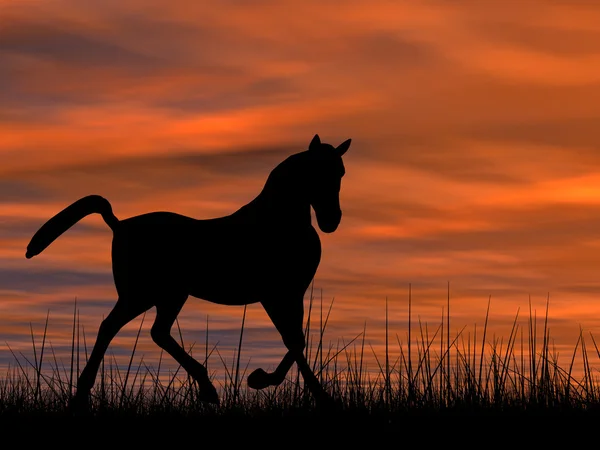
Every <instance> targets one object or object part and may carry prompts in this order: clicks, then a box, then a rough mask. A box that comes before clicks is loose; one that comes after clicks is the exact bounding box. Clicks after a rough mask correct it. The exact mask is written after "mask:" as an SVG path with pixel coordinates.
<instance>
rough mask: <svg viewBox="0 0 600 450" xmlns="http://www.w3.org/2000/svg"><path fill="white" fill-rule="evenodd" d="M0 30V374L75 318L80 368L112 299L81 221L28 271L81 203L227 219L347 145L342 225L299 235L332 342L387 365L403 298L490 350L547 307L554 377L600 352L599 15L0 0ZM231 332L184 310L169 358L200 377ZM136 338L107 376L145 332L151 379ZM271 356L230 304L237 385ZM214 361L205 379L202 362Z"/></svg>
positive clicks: (469, 6) (516, 9)
mask: <svg viewBox="0 0 600 450" xmlns="http://www.w3.org/2000/svg"><path fill="white" fill-rule="evenodd" d="M0 21H1V23H2V26H1V27H0V58H1V61H2V63H1V64H0V86H1V88H0V158H1V161H2V164H1V165H0V176H1V178H0V241H1V244H2V245H1V246H0V369H1V370H2V371H4V370H6V369H5V368H6V367H8V366H10V365H13V366H14V364H15V355H16V356H17V357H18V358H21V357H27V358H30V359H33V357H34V355H33V351H32V337H31V333H32V331H33V334H34V339H35V340H36V342H37V345H40V341H41V337H42V334H43V332H44V326H45V321H46V318H47V317H48V330H47V340H48V341H49V342H50V343H51V344H52V346H53V348H54V350H55V351H56V354H57V355H59V356H60V357H62V355H68V354H69V352H70V346H71V336H72V334H71V333H72V320H73V314H74V311H75V310H76V311H77V312H78V318H79V323H80V326H81V327H82V330H83V334H84V336H85V342H84V343H83V342H82V344H81V345H82V346H83V345H84V344H85V346H87V348H88V352H89V349H91V346H92V345H93V341H94V339H95V334H96V331H97V329H98V326H99V324H100V322H101V320H102V318H103V316H105V315H107V314H108V313H109V311H110V309H111V308H112V305H113V304H114V302H115V300H116V290H115V288H114V284H113V281H112V274H111V260H110V246H111V238H112V235H111V231H110V229H109V228H108V227H107V226H106V225H105V223H104V222H103V221H102V219H101V218H100V216H98V215H92V216H88V217H86V218H85V219H84V220H82V221H81V222H80V223H78V224H76V225H75V226H74V227H73V228H71V229H70V230H69V231H68V232H67V233H65V234H64V235H63V236H61V237H60V238H59V239H58V240H57V241H55V242H54V243H53V244H52V245H51V246H50V247H48V248H47V249H46V250H45V251H44V252H43V253H42V254H40V255H39V256H37V257H35V258H33V259H31V260H27V259H25V249H26V247H27V244H28V243H29V240H30V239H31V237H32V236H33V234H34V233H35V232H36V231H37V229H38V228H39V227H40V226H41V225H42V224H43V223H44V222H45V221H46V220H47V219H49V218H50V217H51V216H53V215H54V214H56V213H57V212H58V211H60V210H61V209H62V208H64V207H65V206H67V205H68V204H70V203H72V202H73V201H75V200H77V199H79V198H80V197H83V196H85V195H88V194H99V195H102V196H104V197H105V198H107V199H108V200H109V201H110V203H111V204H112V207H113V211H114V213H115V214H116V216H117V217H118V218H119V219H124V218H127V217H131V216H135V215H138V214H142V213H146V212H150V211H172V212H177V213H179V214H184V215H188V216H190V217H194V218H197V219H203V218H212V217H218V216H223V215H227V214H230V213H232V212H234V211H235V210H236V209H238V208H239V207H241V206H243V205H244V204H246V203H248V202H249V201H251V200H252V199H253V198H254V197H255V196H256V195H258V193H259V192H260V190H261V189H262V187H263V185H264V183H265V180H266V178H267V176H268V175H269V173H270V171H271V170H272V169H273V168H274V167H275V166H276V165H277V164H278V163H279V162H281V161H282V160H284V159H285V158H287V157H288V156H289V155H291V154H293V153H297V152H300V151H303V150H305V149H306V148H307V147H308V144H309V142H310V140H311V139H312V137H313V136H314V134H316V133H318V134H319V136H320V137H321V140H322V141H323V142H327V143H331V144H332V145H338V144H339V143H341V142H343V141H344V140H346V139H348V138H351V139H352V145H351V147H350V150H349V151H348V152H347V153H346V154H345V155H344V164H345V167H346V175H345V177H344V179H343V182H342V189H341V193H340V199H341V206H342V210H343V220H342V223H341V225H340V227H339V228H338V229H337V231H336V232H335V233H332V234H324V233H321V232H319V234H320V237H321V242H322V246H323V258H322V261H321V265H320V266H319V269H318V271H317V274H316V277H315V280H314V284H313V291H312V292H313V297H314V306H313V311H318V312H319V314H320V310H321V305H323V306H322V308H323V310H324V312H323V314H324V315H326V313H327V310H328V309H329V307H330V306H331V305H332V308H331V314H330V317H329V319H328V321H327V328H326V332H325V334H324V339H325V341H326V342H327V345H331V346H332V348H338V347H341V346H343V345H345V344H346V343H348V342H350V341H351V340H352V339H353V338H355V337H357V336H358V335H360V333H362V332H363V330H366V334H365V340H366V342H367V343H368V345H369V346H370V348H372V349H373V352H375V354H378V355H379V358H381V352H382V350H383V349H384V343H385V317H386V302H387V308H388V321H389V335H390V342H392V344H390V353H391V354H392V356H393V358H396V357H397V355H398V354H399V346H398V343H404V345H406V340H407V324H408V319H409V316H408V311H409V308H408V305H409V302H408V299H409V290H410V299H411V316H410V317H411V323H412V324H413V326H417V325H416V324H417V323H418V321H419V320H421V321H422V323H423V324H424V323H428V324H429V327H430V330H434V329H435V328H436V327H437V326H438V325H439V324H440V322H441V318H442V317H443V314H447V309H448V297H449V306H450V321H451V322H450V323H451V333H452V336H456V333H458V332H459V331H460V330H463V329H464V331H463V333H465V334H464V336H465V338H466V337H467V336H471V337H473V333H476V332H477V333H479V335H478V336H481V330H482V328H483V325H484V322H485V317H486V310H487V307H488V302H489V305H490V310H489V311H490V312H489V319H488V327H489V331H488V336H489V339H490V341H491V340H492V339H493V337H494V336H497V337H504V338H505V339H506V338H508V335H509V333H510V327H511V326H512V323H513V321H514V320H515V318H517V321H518V323H519V324H520V326H523V327H526V326H527V320H528V317H529V311H530V307H531V311H532V314H536V317H538V321H540V323H541V318H542V317H543V316H544V314H545V309H546V302H547V301H548V302H549V312H548V324H549V327H550V334H551V336H552V338H553V345H554V346H555V348H556V349H557V351H558V352H559V353H560V355H561V357H566V358H568V360H570V357H571V354H572V352H573V350H574V349H575V347H576V343H577V339H578V336H579V335H580V333H583V335H584V336H586V339H587V342H588V346H589V348H592V344H591V342H590V333H591V335H592V336H595V337H598V336H600V282H599V279H598V273H599V272H600V254H599V251H598V250H599V249H600V208H598V206H599V203H600V170H599V169H598V166H599V164H600V146H599V145H598V141H599V139H598V138H599V137H600V135H599V133H598V131H597V130H598V126H597V121H598V119H600V106H599V104H600V30H599V29H598V23H600V7H598V5H595V4H593V2H587V1H576V2H565V1H535V0H527V1H523V2H507V1H486V2H480V1H475V0H472V1H471V0H466V1H464V2H447V1H430V0H424V1H420V2H414V1H408V0H393V1H384V0H370V1H368V2H367V1H357V0H345V1H344V2H341V1H332V0H318V1H315V0H304V1H302V2H300V1H281V0H279V1H274V0H272V1H271V0H266V1H261V0H256V1H252V2H244V1H233V0H220V1H213V2H210V1H207V2H197V1H179V0H177V1H175V0H169V1H163V0H144V1H139V0H133V1H127V2H123V1H113V0H103V1H86V2H82V1H79V0H77V1H75V0H45V1H32V0H21V1H19V2H12V1H7V0H0ZM315 224H316V223H315ZM200 257H201V255H200ZM232 282H235V280H232ZM309 297H310V292H309V293H307V298H306V300H305V301H306V305H307V309H308V304H309ZM530 305H531V306H530ZM243 313H244V308H243V307H239V306H236V307H226V306H219V305H213V304H210V303H208V302H205V301H202V300H197V299H194V298H191V297H190V299H189V300H188V302H187V304H186V306H185V307H184V309H183V311H182V312H181V314H180V316H179V326H180V327H181V331H182V337H183V339H184V342H185V345H186V348H189V346H190V345H192V344H194V345H195V346H196V347H195V348H194V350H193V351H194V354H195V355H197V356H198V355H199V357H202V358H203V357H204V346H205V342H206V340H207V339H208V342H209V346H210V347H211V348H212V347H213V346H217V348H218V349H219V353H220V354H221V356H222V358H223V359H224V360H225V361H226V362H227V364H229V363H230V361H231V360H232V357H233V352H234V350H235V348H236V347H237V345H238V342H239V338H240V325H241V321H242V316H243ZM153 317H154V311H153V310H150V311H148V313H147V314H146V316H144V318H143V319H142V317H139V318H138V319H136V320H134V321H133V322H131V323H130V324H128V325H127V326H126V327H125V328H124V329H123V330H122V331H121V332H120V333H119V335H118V336H117V337H116V338H115V340H114V341H113V344H112V345H111V348H110V349H109V352H108V355H111V358H115V359H116V360H119V361H121V360H124V361H126V360H127V355H129V354H130V353H131V350H132V347H133V342H134V340H135V337H136V335H137V332H138V329H139V328H140V326H141V327H142V329H143V330H145V332H143V333H142V334H141V337H140V342H139V343H138V347H137V349H136V352H137V354H138V355H140V356H141V357H143V359H144V361H146V362H147V363H148V364H152V363H156V361H157V358H158V355H159V350H158V347H157V346H156V345H155V344H154V343H153V342H152V340H151V338H150V335H149V333H148V332H147V331H148V330H149V327H150V326H151V324H152V318H153ZM316 317H317V316H314V317H313V320H317V319H316ZM142 320H143V322H142ZM313 327H314V323H313ZM522 329H523V330H524V332H525V333H527V329H526V328H522ZM476 330H477V331H476ZM207 332H208V336H207ZM467 333H470V334H467ZM540 333H541V331H540ZM82 340H83V336H82ZM329 343H330V344H329ZM370 351H371V350H370V349H369V350H368V353H369V352H370ZM284 352H285V348H284V346H283V343H282V342H281V339H280V337H279V335H278V334H277V332H276V331H275V330H274V327H273V326H272V324H271V323H270V322H269V320H268V318H267V317H266V314H265V313H264V311H263V310H262V308H261V306H260V305H250V306H248V308H247V310H246V317H245V327H244V334H243V349H242V355H241V364H242V365H247V366H248V367H250V369H252V368H255V367H259V366H262V367H265V368H268V367H271V368H273V366H274V365H276V364H277V362H278V360H279V359H280V358H281V357H282V356H283V354H284ZM13 353H14V354H13ZM64 358H65V359H64V360H65V361H68V356H64ZM119 358H121V359H119ZM393 358H392V359H393ZM593 358H595V359H592V360H591V362H592V363H598V362H600V361H599V360H598V357H597V355H593ZM371 359H372V358H371ZM578 360H579V358H578ZM167 361H169V360H168V358H165V364H166V363H167ZM373 361H374V360H372V361H371V367H373V368H375V369H376V363H375V362H373ZM209 365H210V368H211V369H212V370H215V371H217V372H218V373H222V372H223V366H222V364H221V362H220V359H219V358H218V357H217V356H215V354H213V356H211V358H210V360H209ZM2 371H0V373H3V372H2Z"/></svg>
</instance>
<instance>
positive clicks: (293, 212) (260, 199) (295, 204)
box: [248, 160, 311, 228]
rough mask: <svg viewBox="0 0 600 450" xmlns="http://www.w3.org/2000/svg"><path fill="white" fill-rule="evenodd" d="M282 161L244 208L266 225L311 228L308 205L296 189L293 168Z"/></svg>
mask: <svg viewBox="0 0 600 450" xmlns="http://www.w3.org/2000/svg"><path fill="white" fill-rule="evenodd" d="M291 162H292V161H291V160H290V161H288V160H286V161H284V162H283V163H282V164H280V165H279V166H278V167H277V168H275V169H274V170H273V171H272V172H271V174H270V175H269V178H268V179H267V182H266V183H265V186H264V188H263V190H262V191H261V193H260V194H259V195H258V196H257V197H256V198H255V199H254V200H253V201H252V202H251V203H250V204H249V205H248V206H249V207H252V208H253V209H254V210H255V211H256V212H257V213H258V215H259V216H260V218H261V220H262V219H264V220H265V221H268V222H269V223H272V224H275V225H279V226H284V227H286V228H290V227H305V226H307V225H311V214H310V203H309V201H308V199H307V198H306V194H305V193H304V192H302V191H301V190H300V189H299V186H301V183H299V177H298V174H297V167H295V166H294V164H292V163H291Z"/></svg>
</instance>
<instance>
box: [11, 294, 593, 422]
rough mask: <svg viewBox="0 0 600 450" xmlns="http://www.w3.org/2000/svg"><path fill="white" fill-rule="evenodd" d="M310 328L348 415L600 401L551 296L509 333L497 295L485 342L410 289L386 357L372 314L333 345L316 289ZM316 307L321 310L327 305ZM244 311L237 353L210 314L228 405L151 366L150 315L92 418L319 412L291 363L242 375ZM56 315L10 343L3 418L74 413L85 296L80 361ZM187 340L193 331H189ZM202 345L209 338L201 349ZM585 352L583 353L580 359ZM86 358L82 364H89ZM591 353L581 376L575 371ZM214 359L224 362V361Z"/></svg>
mask: <svg viewBox="0 0 600 450" xmlns="http://www.w3.org/2000/svg"><path fill="white" fill-rule="evenodd" d="M308 302H309V303H308V313H307V319H306V324H305V336H306V344H307V345H306V349H305V356H306V358H307V360H308V361H309V362H310V364H311V366H312V368H313V370H314V372H315V374H316V375H317V377H318V379H319V381H320V382H321V383H322V385H323V386H325V388H326V389H327V391H328V392H329V393H330V394H331V395H332V396H333V397H334V398H335V399H336V400H337V402H338V405H339V409H338V410H337V412H338V413H339V414H341V415H343V414H361V415H363V416H365V417H381V418H385V419H386V420H389V418H392V417H394V416H406V415H410V414H420V415H422V414H437V413H440V412H455V413H460V412H478V413H482V414H484V413H498V412H501V413H503V414H511V413H523V412H529V413H535V412H548V411H552V412H555V413H556V412H558V413H563V412H590V411H596V410H597V409H598V405H599V401H598V400H599V396H600V387H599V385H598V376H597V373H598V372H597V370H598V369H596V368H594V364H593V362H592V361H590V359H589V356H588V349H587V347H588V346H589V342H591V344H592V346H593V351H594V353H595V354H596V355H597V356H598V358H599V359H600V349H599V348H598V345H597V343H596V340H595V338H594V336H593V335H592V334H591V333H590V335H589V338H588V337H587V336H584V333H583V331H580V335H579V339H578V341H577V343H576V345H575V348H574V349H573V352H572V355H571V357H570V364H568V365H567V367H561V366H560V365H559V363H558V357H557V354H556V352H555V351H554V349H553V348H552V346H551V342H552V341H551V336H550V333H549V327H548V313H549V307H548V301H547V302H546V310H545V315H544V317H543V318H542V320H540V321H539V320H538V318H537V317H536V314H535V313H534V312H533V311H532V309H531V302H530V303H529V317H528V320H527V327H526V329H523V327H520V326H519V325H518V321H517V319H518V313H517V315H516V316H515V319H514V321H513V323H512V327H511V330H510V333H509V336H508V337H507V338H506V339H505V338H498V337H495V336H494V337H492V338H491V339H490V338H489V335H488V319H489V312H490V302H491V298H490V299H488V305H487V311H486V315H485V317H484V318H483V319H484V324H483V329H482V331H481V332H480V336H481V337H480V338H478V333H477V328H475V330H474V332H473V333H472V334H471V333H470V332H468V333H465V329H464V328H463V329H462V330H460V331H458V332H457V333H451V331H450V325H451V317H450V315H449V314H448V312H449V311H450V306H451V305H450V295H449V287H448V299H447V304H446V306H445V308H444V309H445V311H443V313H442V316H441V319H440V322H439V323H438V324H437V325H436V326H435V327H433V328H431V327H430V326H429V325H428V324H426V323H422V322H421V320H420V319H419V320H417V321H416V323H415V320H414V319H413V317H412V296H411V288H410V285H409V295H408V329H407V330H406V332H407V342H406V343H402V342H401V341H400V339H399V338H398V336H396V342H395V343H392V342H391V341H392V339H391V337H390V333H389V327H388V324H389V317H388V307H387V300H386V307H385V311H384V312H383V313H384V314H385V327H386V329H385V347H384V354H377V353H376V352H375V351H374V350H373V349H372V347H371V348H369V344H368V336H367V326H366V322H365V325H364V328H363V329H362V330H360V331H359V332H358V333H357V334H356V336H354V337H353V338H352V339H350V340H349V341H348V342H345V341H344V340H343V339H342V343H341V344H337V345H335V346H334V345H331V344H328V345H326V343H325V342H324V335H325V331H326V329H327V325H328V322H329V320H330V317H331V314H332V310H333V300H332V302H331V303H330V304H329V306H327V305H323V301H322V298H321V303H320V305H315V303H316V301H315V297H314V291H313V288H311V291H310V298H309V301H308ZM324 306H325V307H324ZM317 308H318V311H317ZM245 319H246V308H245V307H244V312H243V316H242V321H241V326H240V331H239V341H238V346H237V348H236V349H235V354H234V356H233V358H232V359H231V361H229V362H228V361H227V358H225V357H223V355H222V354H221V353H220V352H219V349H218V347H217V346H213V347H212V348H211V347H209V327H208V326H209V319H208V318H207V324H206V326H207V328H206V330H207V332H206V341H205V342H204V345H203V347H204V348H203V349H202V350H203V352H204V363H205V364H208V363H209V360H210V361H211V362H210V364H209V366H210V367H211V370H213V371H215V370H218V371H219V372H220V373H221V374H222V379H223V380H224V381H223V382H222V383H221V386H220V390H221V392H220V395H221V397H222V402H221V404H220V405H219V406H215V405H211V404H207V403H204V402H201V401H199V400H198V398H199V392H198V388H197V386H196V384H195V382H194V381H193V379H191V378H190V377H189V375H187V374H186V373H185V371H183V370H182V369H181V367H179V368H177V369H176V370H174V371H171V372H169V373H168V374H165V373H164V370H165V369H164V368H163V365H162V353H161V357H160V359H159V361H158V364H157V365H156V366H155V367H151V366H148V365H146V363H145V362H144V361H143V358H139V357H138V355H137V353H136V348H137V345H138V340H139V336H140V331H141V329H142V325H143V323H144V321H143V318H142V321H141V324H140V328H139V330H138V333H137V337H136V339H135V341H134V345H133V348H132V349H131V355H130V357H129V361H128V364H127V365H126V368H125V369H123V367H122V366H121V367H120V366H119V364H117V361H116V360H115V359H114V356H113V358H112V359H110V358H109V357H108V355H107V356H105V358H104V360H103V362H102V365H101V367H100V374H99V379H98V381H97V383H96V384H95V386H94V388H93V390H92V396H91V403H90V406H91V413H90V414H92V415H96V416H102V415H109V416H110V415H112V416H114V415H118V416H135V417H151V416H167V417H169V416H171V417H174V416H177V417H185V416H187V417H197V416H202V417H209V416H212V417H216V416H223V417H226V416H231V415H232V414H234V415H236V416H238V417H240V416H241V417H252V418H261V417H262V418H269V417H281V416H285V415H298V414H300V415H302V414H310V413H312V412H316V411H318V405H317V404H315V402H314V399H313V398H312V397H311V396H310V395H309V392H308V390H307V389H306V386H305V385H304V382H303V380H302V377H301V376H300V373H299V372H298V371H297V370H295V371H290V373H289V374H288V375H287V377H286V379H285V381H284V383H282V384H281V385H280V386H277V387H270V388H267V389H264V390H261V391H256V390H252V389H249V388H248V387H246V385H245V383H243V381H244V380H245V377H246V369H245V368H244V367H243V366H242V359H241V355H242V353H243V335H244V327H245ZM48 322H49V315H48V316H47V317H46V321H45V323H44V329H43V332H42V333H41V336H36V335H35V333H34V331H33V327H31V329H30V330H31V342H32V349H31V354H30V355H25V354H23V353H18V354H17V353H16V352H14V351H13V350H12V349H11V347H10V345H9V344H7V346H8V348H9V350H10V351H11V352H12V354H13V356H14V364H13V365H11V366H10V367H9V368H8V369H7V371H6V373H5V374H4V376H3V377H2V378H1V379H0V417H5V418H6V417H19V416H23V417H27V416H29V415H40V414H42V415H44V414H45V415H58V416H60V415H62V414H68V404H69V400H70V399H71V396H72V395H73V393H74V391H75V386H74V380H76V379H77V375H78V373H79V370H80V367H82V366H83V365H84V363H85V359H86V358H87V355H88V349H87V346H86V344H85V335H84V334H83V333H82V330H81V327H80V325H79V317H78V313H77V304H76V303H75V307H74V312H73V324H72V325H73V326H72V336H71V355H70V360H69V361H68V362H67V363H66V364H65V362H64V361H62V360H60V359H59V358H57V355H56V353H55V351H54V349H53V347H52V345H51V343H49V342H48V340H47V330H48V325H49V323H48ZM176 326H177V328H178V330H179V338H180V340H181V344H182V345H183V346H184V347H186V348H189V349H190V351H191V350H192V348H193V347H194V345H188V343H186V342H184V341H183V333H182V332H181V329H180V328H179V323H178V322H176ZM392 346H397V351H398V352H399V357H398V358H396V360H391V358H390V354H391V348H392ZM201 347H202V345H201ZM369 351H371V352H372V356H373V357H374V359H375V361H376V364H377V367H376V371H375V374H374V373H373V371H368V370H367V367H366V360H367V352H369ZM578 355H579V356H578ZM82 358H83V361H82ZM576 358H581V363H582V372H581V375H578V376H575V375H574V371H573V367H574V363H575V360H576ZM215 360H217V361H218V364H217V367H218V369H215Z"/></svg>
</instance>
